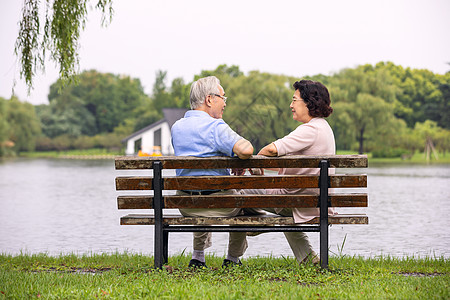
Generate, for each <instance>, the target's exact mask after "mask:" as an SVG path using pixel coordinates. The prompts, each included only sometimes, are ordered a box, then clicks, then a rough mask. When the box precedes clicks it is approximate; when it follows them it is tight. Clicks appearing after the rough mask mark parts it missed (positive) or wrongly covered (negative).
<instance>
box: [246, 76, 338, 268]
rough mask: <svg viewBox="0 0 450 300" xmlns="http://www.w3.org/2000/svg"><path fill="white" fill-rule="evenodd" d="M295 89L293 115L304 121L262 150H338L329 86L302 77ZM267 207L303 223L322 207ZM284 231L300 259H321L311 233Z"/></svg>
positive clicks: (288, 170)
mask: <svg viewBox="0 0 450 300" xmlns="http://www.w3.org/2000/svg"><path fill="white" fill-rule="evenodd" d="M294 89H295V92H294V96H293V97H292V102H291V105H290V108H291V110H292V118H293V119H294V120H296V121H298V122H301V123H302V124H301V125H300V126H298V127H297V128H296V129H295V130H294V131H292V132H291V133H289V134H288V135H287V136H285V137H283V138H281V139H279V140H276V141H275V142H273V143H270V144H269V145H267V146H265V147H264V148H262V149H261V151H259V153H258V154H259V155H265V156H283V155H332V154H336V146H335V142H334V135H333V130H332V129H331V127H330V125H329V124H328V122H327V121H326V120H325V119H324V118H326V117H328V116H329V115H330V114H331V113H332V112H333V109H332V108H331V107H330V95H329V93H328V90H327V88H326V87H325V86H324V85H323V84H322V83H320V82H315V81H311V80H301V81H297V82H295V83H294ZM250 171H251V173H252V174H256V173H258V171H259V170H250ZM261 171H262V170H261ZM277 171H278V174H282V175H285V174H290V175H301V174H318V173H319V169H317V168H301V169H300V168H285V169H284V168H283V169H277ZM259 173H260V172H259ZM333 173H334V169H330V174H333ZM245 192H246V193H253V194H262V193H264V194H298V193H305V192H309V193H310V192H316V193H318V191H317V189H266V190H245ZM266 210H267V211H269V212H272V213H276V214H279V215H283V216H293V217H294V220H295V223H303V222H306V221H309V220H311V219H313V218H314V217H317V216H319V209H318V208H292V209H291V208H279V209H274V210H270V209H266ZM333 213H334V212H333V210H332V209H329V214H333ZM284 234H285V236H286V239H287V240H288V242H289V245H290V247H291V249H292V251H293V252H294V255H295V257H296V259H297V260H298V262H299V263H304V262H307V261H312V262H313V263H318V262H319V259H318V257H317V254H316V253H315V252H314V251H313V249H312V247H311V244H310V242H309V239H308V236H307V235H306V234H305V233H304V232H286V233H284Z"/></svg>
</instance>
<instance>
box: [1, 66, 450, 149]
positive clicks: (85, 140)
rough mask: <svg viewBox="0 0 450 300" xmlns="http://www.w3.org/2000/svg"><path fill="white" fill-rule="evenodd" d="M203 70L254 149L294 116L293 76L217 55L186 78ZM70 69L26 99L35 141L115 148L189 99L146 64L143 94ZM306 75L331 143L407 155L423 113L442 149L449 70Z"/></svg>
mask: <svg viewBox="0 0 450 300" xmlns="http://www.w3.org/2000/svg"><path fill="white" fill-rule="evenodd" d="M210 75H215V76H217V77H218V78H219V79H220V80H221V84H222V86H223V87H224V89H225V91H226V93H227V96H228V97H229V100H228V102H227V108H226V110H225V113H224V119H225V121H226V122H227V123H228V124H229V125H230V126H231V127H232V128H233V129H234V130H236V131H237V132H238V133H239V134H240V135H242V136H243V137H245V138H247V139H249V140H250V141H251V142H252V144H253V145H254V146H255V149H256V151H258V150H259V149H260V148H261V147H263V146H264V145H266V144H268V143H270V142H272V141H274V140H276V139H278V138H281V137H283V136H285V135H286V134H288V133H289V132H291V131H292V130H294V129H295V128H296V127H297V126H298V125H299V123H298V122H296V121H294V120H292V117H291V112H290V108H289V105H290V99H291V97H292V93H293V89H292V84H293V83H294V82H295V81H296V80H299V79H301V78H294V77H288V76H284V75H275V74H269V73H261V72H259V71H251V72H249V73H248V74H244V73H243V72H241V71H240V70H239V67H238V66H234V65H233V66H227V65H219V66H218V67H217V68H216V69H215V70H203V71H201V72H200V74H198V75H196V76H194V79H198V78H200V77H204V76H210ZM79 79H80V80H79V85H74V84H70V85H68V86H66V87H65V88H63V89H61V90H60V89H59V83H58V82H56V83H55V84H53V85H52V86H51V89H50V94H49V100H50V104H49V105H39V106H36V113H37V114H38V116H39V118H40V120H41V123H42V124H41V126H42V132H43V134H44V136H45V137H47V138H45V137H40V138H39V140H38V149H41V150H49V149H74V148H87V147H91V146H92V147H113V148H116V147H118V144H120V139H123V138H124V137H126V136H128V135H130V134H131V133H132V132H135V131H137V130H140V129H142V128H144V127H146V126H148V125H150V124H152V123H154V122H156V121H158V120H160V119H161V118H162V117H163V115H162V109H163V108H166V107H167V108H170V107H178V108H189V92H190V85H191V83H185V82H184V80H183V79H182V78H175V79H174V80H173V81H172V82H171V84H170V85H169V84H167V72H165V71H161V70H160V71H158V72H157V73H156V79H155V83H154V85H153V90H152V95H150V96H147V95H145V94H144V92H143V88H142V86H141V84H140V81H139V80H138V79H132V78H130V77H128V76H122V75H114V74H109V73H99V72H97V71H95V70H91V71H85V72H83V73H82V74H81V75H80V76H79ZM306 79H312V80H318V81H321V82H323V83H324V84H325V85H326V86H327V87H328V89H329V91H330V94H331V99H332V103H331V105H332V107H333V108H334V112H333V113H332V114H331V116H330V117H329V118H328V122H329V123H330V125H331V126H332V128H333V131H334V134H335V138H336V143H337V148H338V149H340V150H345V149H347V150H354V151H358V152H360V153H363V152H374V155H375V156H380V155H381V156H389V157H391V156H398V155H400V156H401V157H409V156H411V155H413V154H414V153H415V152H416V151H417V150H420V151H422V150H423V148H424V146H425V142H426V139H427V137H426V136H425V135H424V134H423V133H422V131H423V130H422V129H421V128H422V127H421V124H425V122H426V121H427V120H429V121H431V122H433V123H432V124H434V125H433V127H432V134H430V135H428V139H429V140H430V141H431V142H432V143H433V145H434V146H435V147H436V149H437V150H438V151H440V152H442V153H444V154H445V152H446V151H448V150H449V149H450V140H449V139H450V138H449V136H450V130H449V129H448V128H447V127H446V126H447V122H448V113H446V112H447V111H448V105H449V92H450V73H447V74H445V75H439V74H433V73H432V72H430V71H427V70H416V69H409V68H406V69H404V68H403V67H401V66H396V65H394V64H392V63H390V62H386V63H384V62H381V63H378V64H376V65H361V66H358V67H356V68H352V69H351V68H348V69H344V70H341V71H340V72H337V73H336V74H332V75H330V76H327V75H323V74H318V75H315V76H312V77H307V78H306ZM0 114H1V107H0ZM422 120H423V121H422ZM3 123H4V122H3ZM416 124H417V125H416ZM427 124H428V123H427ZM7 128H11V126H10V125H9V124H3V125H2V127H1V128H0V141H1V139H3V140H5V138H4V136H5V134H4V132H5V131H6V130H10V129H7ZM421 130H422V131H421ZM105 134H111V136H114V138H112V139H111V141H114V142H112V144H111V145H107V144H108V143H107V142H106V141H105V142H99V140H101V139H99V138H89V137H95V136H98V135H105ZM2 135H3V137H2ZM86 136H88V137H86ZM57 137H59V138H57ZM48 138H51V139H48ZM52 139H55V141H53V140H52ZM3 149H5V148H4V147H3Z"/></svg>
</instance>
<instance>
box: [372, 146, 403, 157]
mask: <svg viewBox="0 0 450 300" xmlns="http://www.w3.org/2000/svg"><path fill="white" fill-rule="evenodd" d="M408 154H410V151H408V150H405V149H402V148H382V149H376V150H373V151H372V157H373V158H395V157H402V156H405V155H408Z"/></svg>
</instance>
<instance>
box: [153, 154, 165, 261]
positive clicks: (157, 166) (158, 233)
mask: <svg viewBox="0 0 450 300" xmlns="http://www.w3.org/2000/svg"><path fill="white" fill-rule="evenodd" d="M162 187H163V183H162V164H161V162H159V161H155V162H154V163H153V191H154V196H153V208H154V210H155V235H154V238H155V240H154V242H155V268H158V269H161V268H162V266H163V264H164V230H163V222H162V209H163V202H162V201H163V200H162Z"/></svg>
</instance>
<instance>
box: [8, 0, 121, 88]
mask: <svg viewBox="0 0 450 300" xmlns="http://www.w3.org/2000/svg"><path fill="white" fill-rule="evenodd" d="M44 2H45V3H46V4H45V5H46V7H45V10H44V11H45V14H43V13H42V10H43V8H42V6H43V4H41V2H40V1H39V0H25V1H24V6H23V10H22V13H23V15H22V20H21V21H20V23H19V35H18V37H17V40H16V45H15V53H16V55H17V56H18V58H19V61H20V64H21V67H20V76H21V78H24V79H25V82H26V84H27V85H28V88H29V89H31V88H32V86H33V77H34V76H35V74H36V71H37V70H38V69H41V70H42V71H44V63H45V60H46V54H47V52H49V53H50V59H51V60H52V61H54V62H55V63H56V64H57V65H58V66H59V74H60V77H61V79H62V80H63V81H67V80H72V79H73V75H74V74H76V70H77V69H78V62H79V57H78V49H79V48H80V46H79V42H78V39H79V37H80V32H81V31H82V30H83V29H84V26H85V23H86V19H87V15H88V9H87V8H88V6H89V5H90V4H89V3H90V1H89V0H76V1H67V0H53V1H52V0H47V1H44ZM95 8H96V9H99V10H101V12H102V16H103V17H102V24H103V25H107V23H108V22H110V21H111V18H112V14H113V10H112V0H98V1H97V4H96V5H95ZM42 15H44V18H43V19H42V17H41V16H42ZM42 25H43V26H42ZM42 27H43V30H42Z"/></svg>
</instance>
